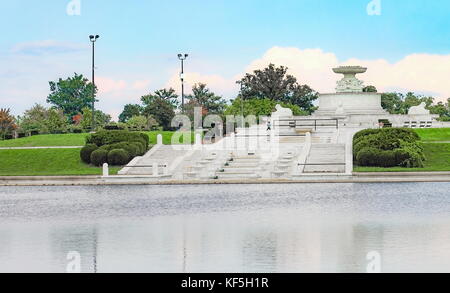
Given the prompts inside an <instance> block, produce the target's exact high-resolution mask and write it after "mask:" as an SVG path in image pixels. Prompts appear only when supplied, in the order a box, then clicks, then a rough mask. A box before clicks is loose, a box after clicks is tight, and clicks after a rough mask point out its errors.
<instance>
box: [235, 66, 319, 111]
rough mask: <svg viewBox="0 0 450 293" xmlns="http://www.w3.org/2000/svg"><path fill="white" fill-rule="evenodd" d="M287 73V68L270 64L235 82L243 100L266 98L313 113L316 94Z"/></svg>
mask: <svg viewBox="0 0 450 293" xmlns="http://www.w3.org/2000/svg"><path fill="white" fill-rule="evenodd" d="M287 71H288V68H287V67H284V66H280V67H275V65H274V64H270V65H269V66H268V67H267V68H265V69H263V70H255V71H254V72H253V74H249V73H247V74H246V75H245V76H244V78H242V79H241V80H240V81H237V83H238V84H240V85H241V87H242V92H241V95H242V97H243V99H244V100H245V99H252V98H258V99H265V98H267V99H270V100H274V101H280V102H284V103H290V104H294V105H297V106H299V107H300V108H301V109H303V110H305V111H307V112H309V113H311V112H313V111H314V110H315V107H314V104H313V102H314V101H315V100H316V99H317V98H318V93H317V92H315V91H314V90H313V89H311V88H310V87H309V86H308V85H300V84H299V83H298V82H297V79H296V78H295V77H294V76H292V75H290V74H287Z"/></svg>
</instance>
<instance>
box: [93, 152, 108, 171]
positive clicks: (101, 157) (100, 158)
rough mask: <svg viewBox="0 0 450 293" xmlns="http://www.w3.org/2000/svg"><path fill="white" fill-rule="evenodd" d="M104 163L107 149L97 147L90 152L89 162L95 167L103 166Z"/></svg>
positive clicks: (106, 161)
mask: <svg viewBox="0 0 450 293" xmlns="http://www.w3.org/2000/svg"><path fill="white" fill-rule="evenodd" d="M104 163H108V151H106V150H102V149H98V150H96V151H94V152H92V154H91V164H92V165H94V166H97V167H100V166H103V164H104Z"/></svg>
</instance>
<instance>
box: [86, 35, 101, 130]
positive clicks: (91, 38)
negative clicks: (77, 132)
mask: <svg viewBox="0 0 450 293" xmlns="http://www.w3.org/2000/svg"><path fill="white" fill-rule="evenodd" d="M98 38H100V36H99V35H95V36H94V35H90V36H89V39H90V40H91V43H92V131H95V42H96V41H97V39H98Z"/></svg>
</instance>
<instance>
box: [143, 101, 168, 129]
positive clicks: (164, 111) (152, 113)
mask: <svg viewBox="0 0 450 293" xmlns="http://www.w3.org/2000/svg"><path fill="white" fill-rule="evenodd" d="M145 97H148V96H144V97H142V99H143V102H144V98H145ZM143 115H145V116H146V117H153V118H154V119H155V120H156V122H157V123H158V124H159V125H160V126H162V127H163V129H164V130H169V129H171V122H172V119H173V117H175V111H174V107H173V105H172V104H171V103H170V102H169V101H167V100H166V99H163V98H159V97H154V98H152V99H150V100H146V101H145V108H144V111H143Z"/></svg>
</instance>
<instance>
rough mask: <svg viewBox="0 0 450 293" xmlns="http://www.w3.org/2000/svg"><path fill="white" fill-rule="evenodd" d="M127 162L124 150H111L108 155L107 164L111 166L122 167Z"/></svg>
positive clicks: (127, 156) (126, 154) (127, 157)
mask: <svg viewBox="0 0 450 293" xmlns="http://www.w3.org/2000/svg"><path fill="white" fill-rule="evenodd" d="M129 161H130V160H129V155H128V153H127V151H125V150H124V149H113V150H111V151H110V152H109V153H108V164H110V165H111V166H123V165H126V164H127V163H128V162H129Z"/></svg>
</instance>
